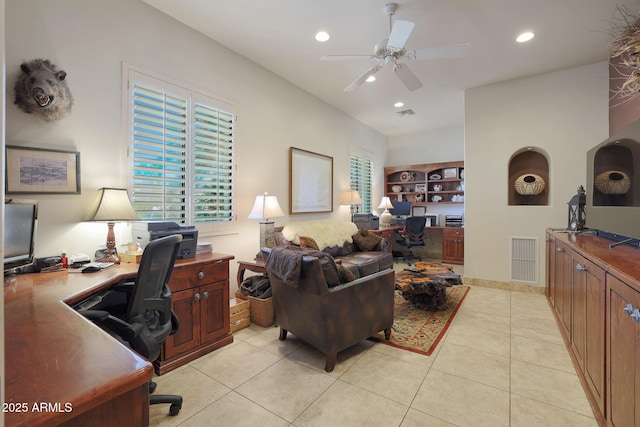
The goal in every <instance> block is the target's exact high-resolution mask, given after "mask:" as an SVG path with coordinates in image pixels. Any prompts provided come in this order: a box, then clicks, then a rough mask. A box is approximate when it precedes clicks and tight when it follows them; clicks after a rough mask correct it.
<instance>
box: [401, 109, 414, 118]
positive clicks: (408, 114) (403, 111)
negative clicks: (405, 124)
mask: <svg viewBox="0 0 640 427" xmlns="http://www.w3.org/2000/svg"><path fill="white" fill-rule="evenodd" d="M415 113H416V112H415V111H413V110H412V109H408V110H402V111H396V114H397V115H399V116H413V115H414V114H415Z"/></svg>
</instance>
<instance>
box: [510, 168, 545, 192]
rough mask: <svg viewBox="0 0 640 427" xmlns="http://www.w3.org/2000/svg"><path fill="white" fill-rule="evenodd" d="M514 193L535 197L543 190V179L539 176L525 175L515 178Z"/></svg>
mask: <svg viewBox="0 0 640 427" xmlns="http://www.w3.org/2000/svg"><path fill="white" fill-rule="evenodd" d="M514 186H515V189H516V193H518V194H520V195H523V196H537V195H538V194H540V193H542V190H544V186H545V183H544V179H542V177H541V176H540V175H535V174H532V173H526V174H524V175H520V176H519V177H518V178H516V182H515V184H514Z"/></svg>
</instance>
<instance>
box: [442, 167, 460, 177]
mask: <svg viewBox="0 0 640 427" xmlns="http://www.w3.org/2000/svg"><path fill="white" fill-rule="evenodd" d="M442 175H443V176H444V179H447V178H457V177H458V169H456V168H446V169H444V170H443V171H442Z"/></svg>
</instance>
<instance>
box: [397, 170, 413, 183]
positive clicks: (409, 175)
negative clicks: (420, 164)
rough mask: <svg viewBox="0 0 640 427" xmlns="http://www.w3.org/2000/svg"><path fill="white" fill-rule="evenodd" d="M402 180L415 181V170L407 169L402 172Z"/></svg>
mask: <svg viewBox="0 0 640 427" xmlns="http://www.w3.org/2000/svg"><path fill="white" fill-rule="evenodd" d="M400 181H403V182H409V181H413V172H409V171H405V172H402V173H401V174H400Z"/></svg>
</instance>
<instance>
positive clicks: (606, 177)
mask: <svg viewBox="0 0 640 427" xmlns="http://www.w3.org/2000/svg"><path fill="white" fill-rule="evenodd" d="M595 185H596V188H597V189H598V190H600V191H601V192H603V193H604V194H626V193H627V191H629V188H631V180H630V179H629V175H627V174H626V173H624V172H622V171H614V170H611V171H606V172H602V173H601V174H599V175H598V176H596V179H595Z"/></svg>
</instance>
